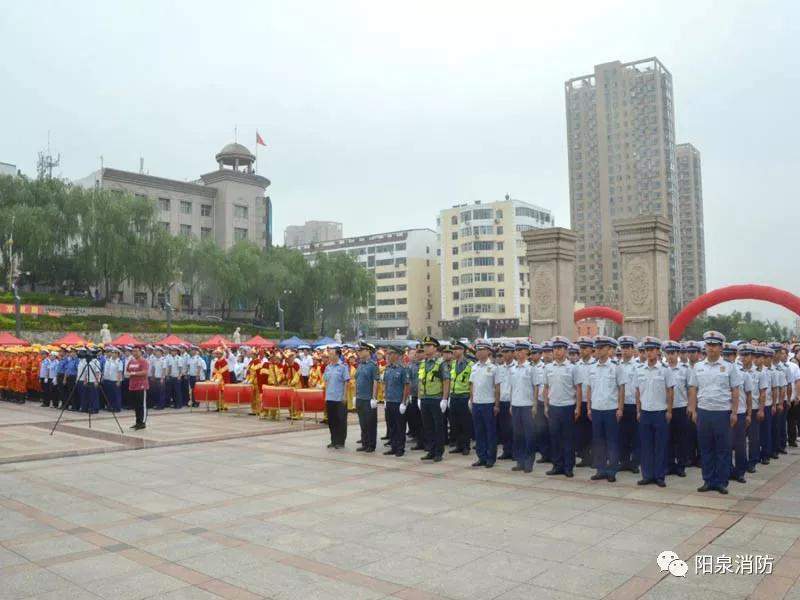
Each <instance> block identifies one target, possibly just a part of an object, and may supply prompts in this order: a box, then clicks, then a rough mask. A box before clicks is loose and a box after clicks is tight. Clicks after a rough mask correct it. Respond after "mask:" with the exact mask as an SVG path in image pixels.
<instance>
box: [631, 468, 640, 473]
mask: <svg viewBox="0 0 800 600" xmlns="http://www.w3.org/2000/svg"><path fill="white" fill-rule="evenodd" d="M630 472H631V473H638V472H639V467H631V468H630Z"/></svg>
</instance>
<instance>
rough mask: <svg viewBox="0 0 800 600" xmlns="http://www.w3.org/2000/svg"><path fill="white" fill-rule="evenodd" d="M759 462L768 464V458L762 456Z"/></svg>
mask: <svg viewBox="0 0 800 600" xmlns="http://www.w3.org/2000/svg"><path fill="white" fill-rule="evenodd" d="M761 464H762V465H768V464H769V459H768V458H762V459H761Z"/></svg>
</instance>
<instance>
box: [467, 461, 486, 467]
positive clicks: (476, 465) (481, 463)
mask: <svg viewBox="0 0 800 600" xmlns="http://www.w3.org/2000/svg"><path fill="white" fill-rule="evenodd" d="M470 466H471V467H484V466H486V463H485V462H483V461H482V460H476V461H475V462H474V463H472V464H471V465H470Z"/></svg>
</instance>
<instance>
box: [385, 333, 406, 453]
mask: <svg viewBox="0 0 800 600" xmlns="http://www.w3.org/2000/svg"><path fill="white" fill-rule="evenodd" d="M401 354H403V349H402V348H400V347H398V346H389V349H388V352H387V355H386V356H387V358H388V363H387V364H386V368H385V369H384V371H383V393H384V400H385V401H386V408H385V410H386V423H387V427H388V429H389V431H390V437H389V446H390V448H389V450H387V451H386V452H384V454H385V455H387V456H392V455H393V456H403V454H405V451H406V417H405V413H406V402H407V399H408V392H409V387H410V386H409V374H408V369H406V368H405V367H404V366H403V364H402V363H401V362H400V355H401Z"/></svg>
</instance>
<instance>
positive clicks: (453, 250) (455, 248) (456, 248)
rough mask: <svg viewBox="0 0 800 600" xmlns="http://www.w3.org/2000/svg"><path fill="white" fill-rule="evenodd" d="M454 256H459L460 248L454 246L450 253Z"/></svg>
mask: <svg viewBox="0 0 800 600" xmlns="http://www.w3.org/2000/svg"><path fill="white" fill-rule="evenodd" d="M450 252H451V253H452V254H453V255H456V254H458V246H453V249H452V250H451V251H450Z"/></svg>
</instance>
